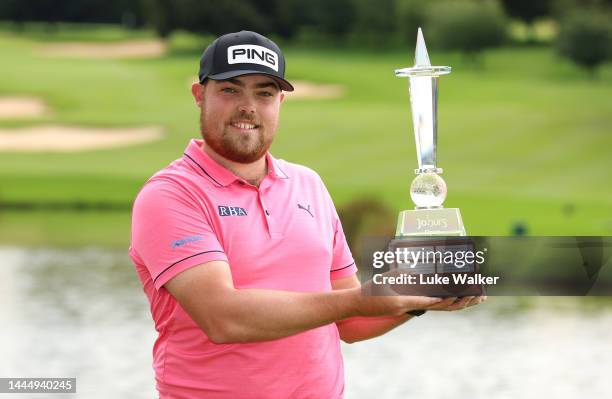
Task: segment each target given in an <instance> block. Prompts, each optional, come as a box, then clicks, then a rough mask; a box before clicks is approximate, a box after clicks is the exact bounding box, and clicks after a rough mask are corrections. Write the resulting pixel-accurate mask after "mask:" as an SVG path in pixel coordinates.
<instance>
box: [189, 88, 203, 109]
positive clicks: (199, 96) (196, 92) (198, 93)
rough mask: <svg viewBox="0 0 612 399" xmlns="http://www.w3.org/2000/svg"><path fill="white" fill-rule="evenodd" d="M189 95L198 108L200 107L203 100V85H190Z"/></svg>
mask: <svg viewBox="0 0 612 399" xmlns="http://www.w3.org/2000/svg"><path fill="white" fill-rule="evenodd" d="M191 95H192V96H193V99H194V100H195V103H196V104H197V105H198V107H199V106H201V105H202V101H203V100H204V85H201V84H200V83H199V82H195V83H193V84H192V85H191Z"/></svg>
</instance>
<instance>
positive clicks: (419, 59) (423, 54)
mask: <svg viewBox="0 0 612 399" xmlns="http://www.w3.org/2000/svg"><path fill="white" fill-rule="evenodd" d="M414 66H415V67H424V66H428V67H430V66H431V62H430V61H429V54H427V46H426V45H425V38H424V37H423V31H422V30H421V28H419V33H418V34H417V43H416V49H415V51H414Z"/></svg>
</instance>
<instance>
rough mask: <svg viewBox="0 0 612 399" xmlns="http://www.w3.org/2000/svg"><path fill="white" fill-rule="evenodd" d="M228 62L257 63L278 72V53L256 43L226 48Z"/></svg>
mask: <svg viewBox="0 0 612 399" xmlns="http://www.w3.org/2000/svg"><path fill="white" fill-rule="evenodd" d="M227 63H228V64H258V65H263V66H267V67H268V68H271V69H274V70H275V71H276V72H278V55H277V54H276V53H275V52H274V51H272V50H270V49H267V48H265V47H262V46H258V45H256V44H241V45H238V46H230V47H228V48H227Z"/></svg>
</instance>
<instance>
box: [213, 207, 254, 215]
mask: <svg viewBox="0 0 612 399" xmlns="http://www.w3.org/2000/svg"><path fill="white" fill-rule="evenodd" d="M217 208H218V209H219V216H246V215H247V211H246V210H245V209H244V208H241V207H239V206H226V205H219V206H218V207H217Z"/></svg>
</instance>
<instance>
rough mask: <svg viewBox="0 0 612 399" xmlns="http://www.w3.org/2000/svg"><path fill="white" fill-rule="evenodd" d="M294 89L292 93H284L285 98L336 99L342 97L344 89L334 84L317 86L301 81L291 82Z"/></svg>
mask: <svg viewBox="0 0 612 399" xmlns="http://www.w3.org/2000/svg"><path fill="white" fill-rule="evenodd" d="M291 84H292V85H293V88H294V89H295V90H294V91H292V92H285V98H288V99H292V98H295V99H302V98H312V99H318V98H338V97H342V96H343V95H344V88H343V87H342V86H340V85H336V84H318V83H312V82H307V81H303V80H297V81H292V82H291Z"/></svg>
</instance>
